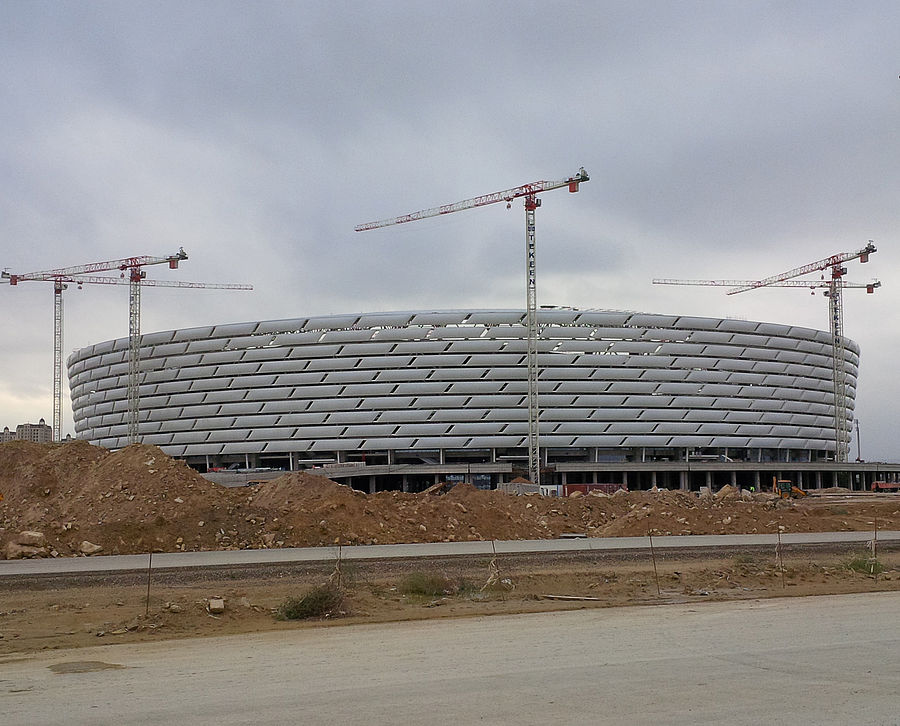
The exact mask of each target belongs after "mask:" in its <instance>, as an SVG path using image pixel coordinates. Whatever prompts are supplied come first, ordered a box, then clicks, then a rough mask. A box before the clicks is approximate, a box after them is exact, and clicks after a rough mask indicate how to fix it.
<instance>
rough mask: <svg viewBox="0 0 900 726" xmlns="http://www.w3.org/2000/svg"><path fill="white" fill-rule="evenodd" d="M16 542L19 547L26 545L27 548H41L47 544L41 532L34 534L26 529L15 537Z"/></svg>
mask: <svg viewBox="0 0 900 726" xmlns="http://www.w3.org/2000/svg"><path fill="white" fill-rule="evenodd" d="M16 542H17V543H18V544H20V545H27V546H28V547H43V546H44V545H45V544H47V540H46V538H45V537H44V533H43V532H35V531H34V530H28V529H26V530H25V531H24V532H19V534H18V535H16Z"/></svg>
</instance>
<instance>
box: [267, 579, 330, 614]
mask: <svg viewBox="0 0 900 726" xmlns="http://www.w3.org/2000/svg"><path fill="white" fill-rule="evenodd" d="M343 599H344V595H343V593H342V592H341V591H340V590H339V589H338V588H336V587H334V586H333V585H330V584H329V585H319V586H318V587H314V588H313V589H312V590H310V591H309V592H308V593H306V594H305V595H304V596H303V597H289V598H288V599H287V600H285V601H284V602H283V603H281V605H279V607H278V610H277V612H276V617H277V618H278V619H279V620H305V619H307V618H323V617H326V616H328V615H331V614H332V613H333V612H334V611H335V610H336V609H337V608H338V607H339V606H340V604H341V602H342V601H343Z"/></svg>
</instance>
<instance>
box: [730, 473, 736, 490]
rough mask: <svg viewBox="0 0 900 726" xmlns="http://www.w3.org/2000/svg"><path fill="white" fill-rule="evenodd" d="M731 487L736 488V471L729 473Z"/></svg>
mask: <svg viewBox="0 0 900 726" xmlns="http://www.w3.org/2000/svg"><path fill="white" fill-rule="evenodd" d="M731 486H733V487H736V486H737V472H736V471H732V472H731Z"/></svg>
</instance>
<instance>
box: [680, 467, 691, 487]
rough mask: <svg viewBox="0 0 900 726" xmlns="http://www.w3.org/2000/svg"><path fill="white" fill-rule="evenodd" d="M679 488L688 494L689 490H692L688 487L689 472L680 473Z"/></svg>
mask: <svg viewBox="0 0 900 726" xmlns="http://www.w3.org/2000/svg"><path fill="white" fill-rule="evenodd" d="M678 488H679V489H681V491H683V492H686V491H687V490H688V489H690V486H689V485H688V472H686V471H679V472H678Z"/></svg>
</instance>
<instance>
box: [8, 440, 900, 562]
mask: <svg viewBox="0 0 900 726" xmlns="http://www.w3.org/2000/svg"><path fill="white" fill-rule="evenodd" d="M0 493H3V494H4V496H5V499H4V501H2V502H0V551H2V550H4V549H5V548H6V547H7V546H9V545H10V544H11V543H12V544H17V541H18V540H19V539H20V536H19V533H20V532H22V531H24V530H36V531H38V532H41V533H43V535H44V537H45V538H46V548H47V550H48V551H50V552H55V553H56V554H57V555H72V554H78V553H79V551H80V550H81V549H82V543H83V542H84V541H85V540H87V541H88V542H91V543H94V544H97V545H100V546H101V547H102V550H101V553H102V554H117V553H122V554H125V553H134V552H146V551H148V550H150V549H152V550H154V551H175V550H204V549H238V548H247V547H303V546H315V545H326V544H335V543H338V542H340V543H345V544H389V543H401V542H442V541H450V542H452V541H466V540H486V539H546V538H554V537H559V536H560V535H563V534H574V533H579V534H584V535H587V536H589V537H613V536H646V535H647V534H648V532H652V533H653V534H655V535H668V534H672V535H683V534H741V533H747V534H753V533H764V532H769V533H771V532H776V531H778V529H779V527H783V528H784V531H787V532H815V531H840V530H867V529H870V528H871V527H872V524H873V522H874V519H875V518H876V517H877V519H878V522H879V527H881V528H882V529H900V498H898V500H897V501H896V503H894V502H892V501H884V500H883V499H882V500H872V501H871V502H869V501H865V500H863V501H862V502H858V501H852V502H848V501H844V500H842V501H841V502H840V504H835V503H833V500H832V501H829V498H827V497H823V498H821V499H816V498H814V497H809V498H806V499H803V500H778V499H775V497H774V496H773V495H771V494H750V493H749V492H746V491H740V490H738V489H736V488H733V487H726V488H723V489H722V490H719V492H717V493H716V494H710V495H708V496H704V497H698V496H696V495H695V494H691V493H687V492H681V491H667V490H664V489H663V490H651V491H645V492H644V491H635V492H625V491H621V490H620V491H618V492H616V493H615V494H613V495H610V496H606V495H602V496H600V495H596V496H594V495H590V494H589V495H585V496H581V497H577V498H576V497H560V498H556V497H543V496H540V495H537V494H535V495H527V496H514V495H511V494H506V493H504V492H501V491H483V490H479V489H476V488H475V487H473V486H471V485H470V484H458V485H456V486H453V487H452V488H450V489H449V491H447V492H446V493H441V491H437V490H433V491H432V492H430V493H423V494H404V493H402V492H396V491H392V492H378V493H376V494H371V495H370V494H364V493H362V492H359V491H355V490H353V489H351V488H349V487H347V486H344V485H342V484H338V483H336V482H334V481H332V480H330V479H327V478H325V477H322V476H318V475H315V474H311V473H308V472H294V473H291V474H286V475H284V476H282V477H279V478H278V479H274V480H272V481H270V482H267V483H264V484H259V485H256V486H253V487H248V488H238V489H227V488H223V487H220V486H217V485H215V484H212V483H210V482H209V481H207V480H206V479H204V478H203V477H202V476H200V475H199V474H198V473H197V472H195V471H193V470H192V469H190V468H189V467H188V466H187V465H185V464H184V463H183V462H181V461H176V460H173V459H171V458H169V457H168V456H166V455H165V454H163V452H162V451H161V450H160V449H158V448H156V447H154V446H144V445H135V446H129V447H126V448H124V449H122V450H120V451H117V452H114V453H111V452H109V451H106V450H105V449H101V448H99V447H95V446H91V445H89V444H87V443H84V442H81V441H73V442H69V443H66V444H31V443H27V442H11V443H7V444H0Z"/></svg>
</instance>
